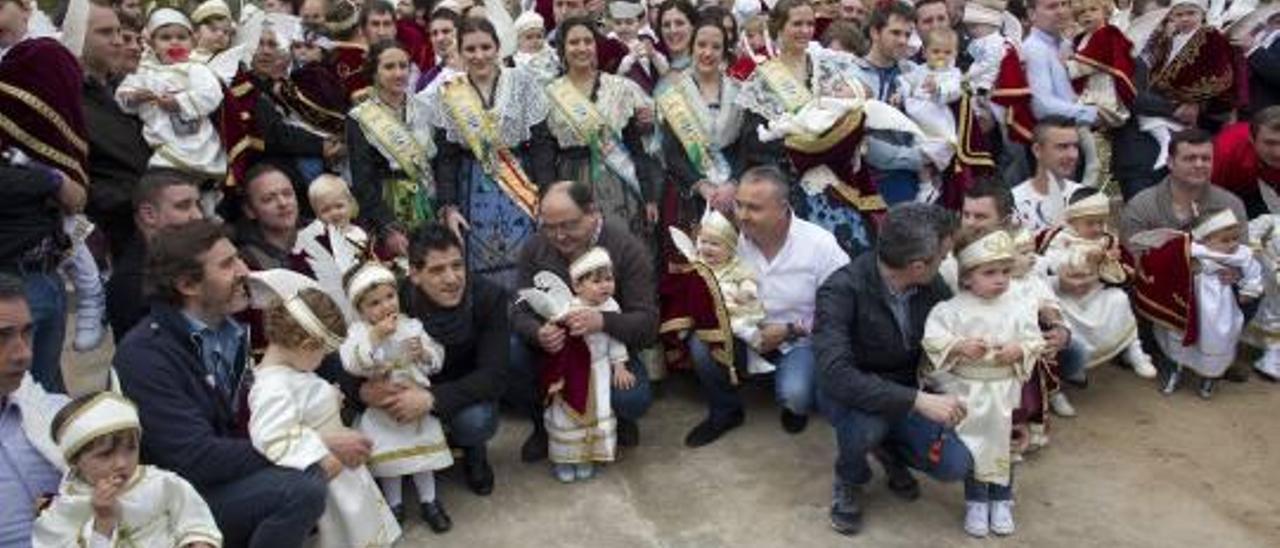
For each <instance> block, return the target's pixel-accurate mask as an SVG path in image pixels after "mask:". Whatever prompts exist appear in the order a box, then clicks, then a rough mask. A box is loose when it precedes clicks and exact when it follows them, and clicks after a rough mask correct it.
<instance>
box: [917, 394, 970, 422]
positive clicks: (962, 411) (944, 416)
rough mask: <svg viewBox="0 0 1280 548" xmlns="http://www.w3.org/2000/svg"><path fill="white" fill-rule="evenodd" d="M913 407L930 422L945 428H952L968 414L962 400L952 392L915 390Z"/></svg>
mask: <svg viewBox="0 0 1280 548" xmlns="http://www.w3.org/2000/svg"><path fill="white" fill-rule="evenodd" d="M914 409H915V410H916V412H917V413H920V415H921V416H923V417H924V418H926V419H929V421H930V422H934V423H937V424H941V425H943V426H945V427H947V428H954V427H955V425H957V424H960V421H962V420H964V417H965V415H967V414H968V412H969V411H968V409H967V408H966V407H965V405H964V402H963V401H960V398H958V397H956V396H955V395H954V394H930V393H928V392H916V402H915V405H914Z"/></svg>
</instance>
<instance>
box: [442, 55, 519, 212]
mask: <svg viewBox="0 0 1280 548" xmlns="http://www.w3.org/2000/svg"><path fill="white" fill-rule="evenodd" d="M441 96H442V98H443V101H444V104H445V107H446V108H447V111H448V113H449V117H450V118H452V119H453V122H454V125H456V126H457V127H458V133H461V134H462V139H463V141H466V143H467V148H469V149H471V154H473V155H475V157H476V160H477V161H479V162H480V165H481V166H482V167H483V168H484V172H485V173H486V174H488V175H489V176H490V177H492V178H493V180H494V182H496V183H498V187H499V188H501V189H502V192H503V193H505V194H506V195H507V197H508V198H511V201H512V202H514V203H515V204H516V206H518V207H519V208H520V210H521V211H524V213H525V215H528V216H529V218H531V219H532V218H533V217H534V216H535V214H534V211H535V208H536V207H537V205H538V189H537V186H535V185H534V184H533V181H531V180H530V179H529V176H528V175H526V174H525V172H524V169H522V168H521V167H520V161H519V159H517V158H516V157H515V155H514V154H512V153H511V149H509V148H507V145H506V144H505V143H503V142H502V138H501V137H500V136H499V135H498V127H497V124H496V123H495V121H494V119H493V116H492V115H490V114H489V113H488V112H486V111H485V109H484V103H482V102H481V101H480V96H479V95H478V94H477V93H476V91H475V88H473V87H471V84H470V83H469V82H468V81H467V79H466V78H456V79H454V80H452V81H450V82H447V83H445V84H444V89H442V90H441Z"/></svg>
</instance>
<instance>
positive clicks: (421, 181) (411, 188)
mask: <svg viewBox="0 0 1280 548" xmlns="http://www.w3.org/2000/svg"><path fill="white" fill-rule="evenodd" d="M351 116H352V117H353V118H355V119H356V122H359V124H360V129H361V130H362V131H363V132H364V134H365V136H366V137H367V138H368V139H369V144H371V145H373V147H374V148H376V149H378V152H380V153H381V154H382V155H383V156H384V157H386V158H387V159H388V160H390V161H392V162H394V163H395V164H396V165H397V166H399V167H400V170H401V171H403V172H404V173H405V175H408V179H393V180H389V181H382V195H383V200H384V201H385V202H386V204H387V205H388V206H389V207H390V208H391V212H392V215H393V216H394V217H395V219H396V220H398V221H400V222H402V223H405V224H406V225H407V226H406V228H409V229H412V228H414V227H417V226H418V225H420V224H422V223H423V222H425V221H427V220H430V219H431V217H432V211H431V201H430V199H431V195H432V194H434V193H435V181H434V180H433V179H432V176H431V167H430V166H428V165H426V161H427V149H426V148H425V147H423V146H422V143H419V142H418V140H417V139H415V138H414V136H413V133H412V132H410V131H409V127H408V126H407V125H405V124H404V122H401V121H400V120H399V119H398V117H397V116H396V115H395V114H394V113H392V112H391V109H389V108H387V107H386V106H385V105H383V104H382V103H381V102H379V101H365V102H363V103H360V105H359V106H357V107H356V108H354V109H352V110H351Z"/></svg>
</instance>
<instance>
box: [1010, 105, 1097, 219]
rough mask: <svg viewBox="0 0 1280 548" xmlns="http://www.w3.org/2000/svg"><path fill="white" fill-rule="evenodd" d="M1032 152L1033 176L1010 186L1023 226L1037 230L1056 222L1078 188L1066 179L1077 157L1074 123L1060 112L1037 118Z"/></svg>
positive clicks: (1077, 145) (1073, 171)
mask: <svg viewBox="0 0 1280 548" xmlns="http://www.w3.org/2000/svg"><path fill="white" fill-rule="evenodd" d="M1031 154H1032V155H1033V156H1035V159H1036V173H1035V176H1033V177H1032V178H1030V179H1027V180H1026V181H1023V182H1022V184H1020V185H1018V186H1015V187H1013V207H1014V216H1015V217H1017V219H1018V223H1020V224H1021V225H1022V227H1023V228H1026V229H1027V230H1030V231H1032V232H1039V231H1041V230H1044V229H1046V228H1052V227H1054V226H1057V225H1058V224H1059V222H1060V221H1061V220H1062V212H1063V211H1065V210H1066V208H1067V203H1068V202H1069V201H1070V199H1071V194H1072V193H1074V192H1075V191H1076V189H1078V188H1080V185H1079V184H1077V183H1075V182H1073V181H1071V180H1070V179H1069V177H1071V176H1072V175H1073V174H1075V172H1076V164H1077V163H1079V161H1080V134H1079V132H1077V131H1076V126H1075V123H1074V122H1072V121H1071V120H1070V119H1067V118H1063V117H1061V116H1050V117H1048V118H1044V119H1042V120H1040V122H1039V123H1037V124H1036V128H1035V142H1034V143H1032V144H1031Z"/></svg>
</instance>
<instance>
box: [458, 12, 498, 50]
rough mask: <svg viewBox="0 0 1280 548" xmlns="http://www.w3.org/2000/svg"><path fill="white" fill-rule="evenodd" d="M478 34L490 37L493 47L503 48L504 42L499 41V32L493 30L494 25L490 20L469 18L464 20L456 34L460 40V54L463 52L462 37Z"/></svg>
mask: <svg viewBox="0 0 1280 548" xmlns="http://www.w3.org/2000/svg"><path fill="white" fill-rule="evenodd" d="M476 32H483V33H485V34H487V35H489V38H492V39H493V47H494V48H498V49H500V48H501V46H502V42H500V41H498V31H497V30H496V29H494V28H493V23H490V22H489V20H488V19H481V18H479V17H469V18H467V19H464V20H463V21H462V24H461V25H458V32H456V33H454V35H455V37H456V38H457V39H458V51H459V52H461V51H462V37H463V36H466V35H468V34H472V33H476Z"/></svg>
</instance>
